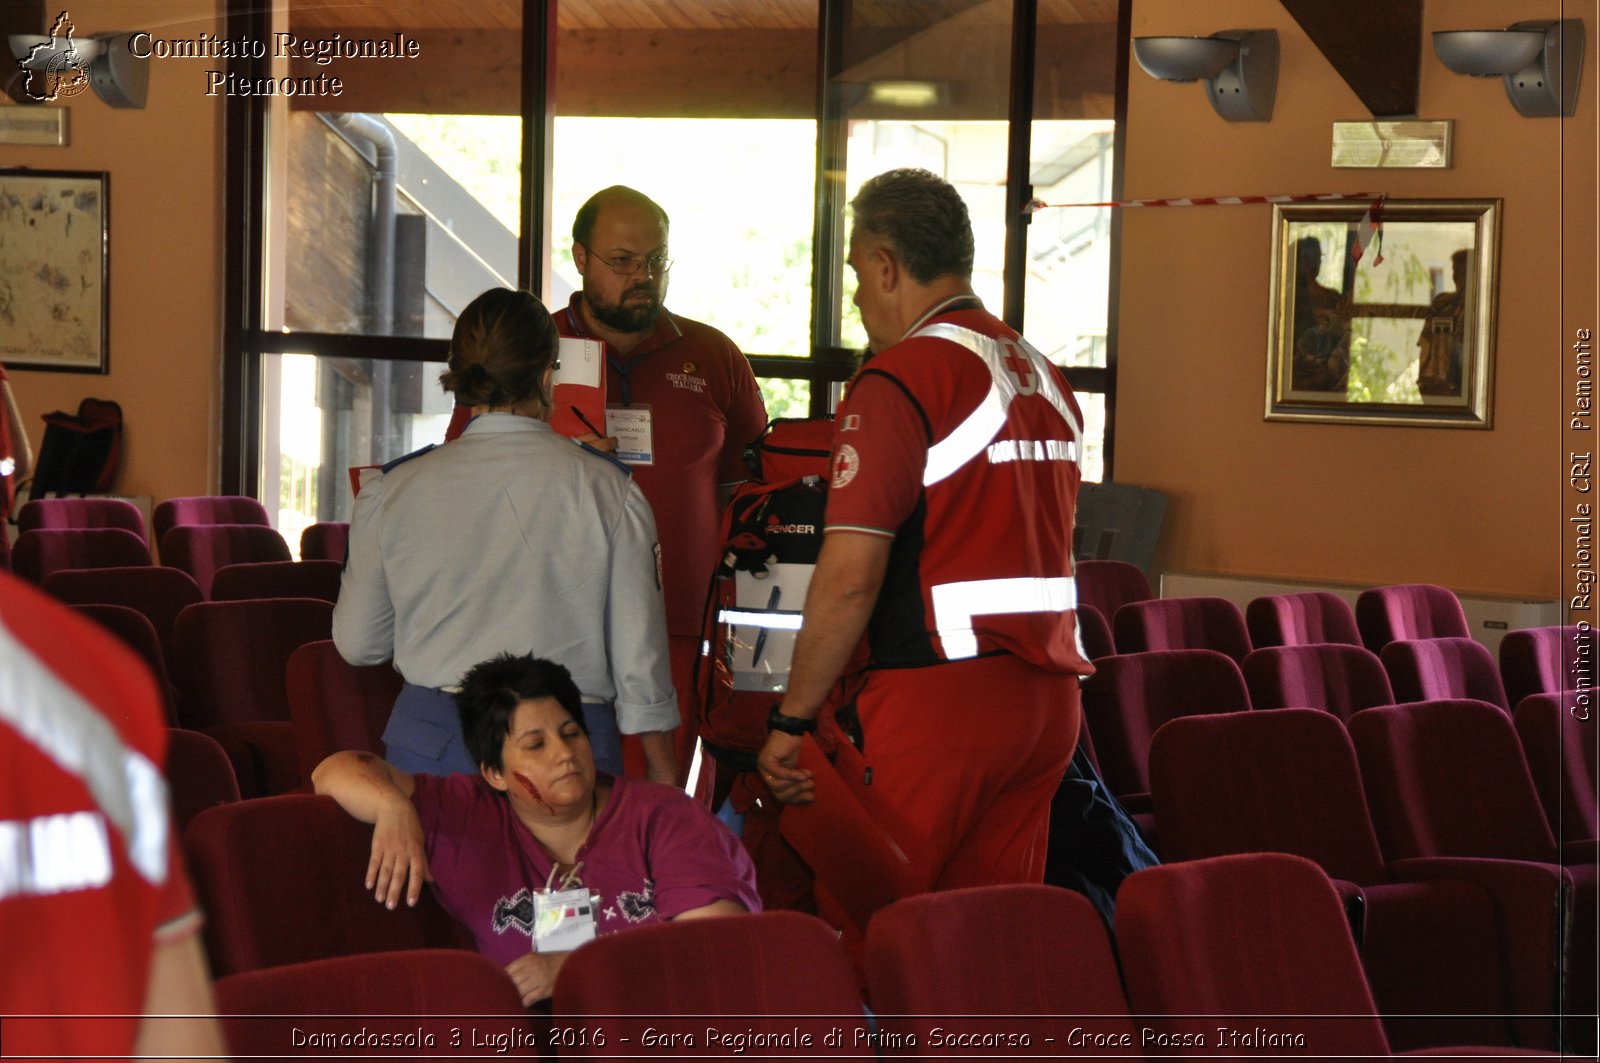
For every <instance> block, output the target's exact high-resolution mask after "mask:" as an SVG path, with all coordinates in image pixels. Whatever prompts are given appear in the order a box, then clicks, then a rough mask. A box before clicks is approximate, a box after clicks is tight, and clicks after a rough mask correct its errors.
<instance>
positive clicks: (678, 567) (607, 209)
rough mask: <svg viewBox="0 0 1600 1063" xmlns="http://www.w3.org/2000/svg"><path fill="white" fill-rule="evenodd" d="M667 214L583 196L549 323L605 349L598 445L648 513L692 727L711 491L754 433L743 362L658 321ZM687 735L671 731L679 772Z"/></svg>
mask: <svg viewBox="0 0 1600 1063" xmlns="http://www.w3.org/2000/svg"><path fill="white" fill-rule="evenodd" d="M667 232H668V221H667V213H666V211H664V210H662V209H661V207H660V206H659V205H657V204H656V203H655V202H654V201H653V200H651V199H650V198H649V197H648V196H646V195H644V194H643V193H640V192H637V191H635V190H633V189H631V188H626V187H624V186H622V185H614V186H612V187H611V188H607V189H603V190H602V191H599V192H596V193H595V194H594V195H593V196H591V197H590V198H589V200H588V202H586V203H585V204H584V205H583V206H582V207H580V208H579V209H578V213H577V216H576V217H575V218H574V219H573V222H572V261H573V263H574V264H575V265H576V266H577V267H578V272H579V273H580V274H581V275H582V276H583V288H582V290H581V291H578V292H576V293H574V294H573V296H572V302H571V303H570V304H569V305H568V306H567V308H566V309H565V310H562V311H560V312H558V313H557V314H556V315H555V321H556V330H557V331H558V332H560V333H561V335H563V336H568V337H574V336H576V337H584V338H590V339H598V340H602V341H604V343H605V347H606V367H607V368H606V404H607V410H606V425H605V428H606V434H607V435H609V436H612V437H614V438H616V439H617V457H619V458H621V459H622V460H623V461H624V462H627V463H628V465H629V467H630V468H632V470H633V477H634V481H635V482H636V483H638V485H639V488H640V490H642V491H643V492H644V497H645V498H646V500H648V501H649V503H650V508H651V509H652V510H653V511H654V512H655V517H656V529H657V532H658V534H659V535H660V537H661V570H662V588H663V593H664V594H665V596H666V601H667V636H668V641H669V644H670V646H671V652H672V679H673V686H674V687H675V688H676V689H677V692H678V704H679V706H680V707H681V708H682V710H683V718H684V721H685V723H686V724H687V723H688V721H690V720H692V719H693V714H694V711H695V707H696V705H697V704H698V699H697V698H695V697H694V692H693V683H692V682H691V673H692V671H693V668H694V659H695V657H696V655H698V653H699V651H700V638H701V632H700V624H701V611H702V610H703V609H704V608H705V602H706V592H707V589H708V588H709V587H710V585H711V573H712V570H713V569H715V568H716V564H717V562H718V561H719V560H720V546H721V544H720V542H719V538H718V531H719V526H720V516H721V503H722V499H721V498H720V497H719V491H720V489H721V488H725V487H728V486H731V485H733V484H736V483H739V482H740V481H742V480H744V479H746V473H745V469H744V462H743V453H744V447H745V444H747V443H749V442H750V441H751V440H752V439H754V438H756V436H758V435H760V434H761V430H762V429H763V428H765V427H766V424H767V413H766V408H765V407H764V406H763V404H762V401H761V390H760V388H758V387H757V386H756V378H755V373H754V372H752V371H751V369H750V363H749V361H748V360H747V359H746V358H745V356H744V355H743V354H741V353H740V351H739V348H738V347H736V346H734V344H733V341H732V340H730V339H728V337H727V336H724V335H723V334H722V333H720V332H718V331H717V330H716V329H714V328H712V327H711V326H710V325H704V324H701V323H700V322H698V321H691V320H690V319H688V318H686V317H680V316H678V315H677V314H673V313H671V312H669V311H667V310H666V308H665V307H664V306H663V300H664V299H665V297H666V292H667V271H668V270H669V269H670V268H671V266H672V261H671V258H670V256H669V255H668V250H667ZM693 737H694V736H693V729H692V728H691V727H689V726H685V727H684V728H683V729H682V730H681V731H680V732H679V739H680V745H679V750H678V753H679V756H678V763H679V764H680V765H683V766H685V767H687V765H688V764H689V755H688V754H689V750H688V748H686V747H687V745H688V744H689V743H690V742H692V740H693Z"/></svg>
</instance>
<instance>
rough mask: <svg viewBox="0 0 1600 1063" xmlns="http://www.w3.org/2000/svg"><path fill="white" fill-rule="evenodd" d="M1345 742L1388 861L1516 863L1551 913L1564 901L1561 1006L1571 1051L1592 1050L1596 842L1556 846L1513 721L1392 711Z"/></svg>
mask: <svg viewBox="0 0 1600 1063" xmlns="http://www.w3.org/2000/svg"><path fill="white" fill-rule="evenodd" d="M1350 737H1351V738H1352V739H1353V740H1354V742H1355V747H1356V753H1357V756H1358V757H1359V758H1360V761H1361V775H1362V780H1363V782H1364V784H1365V786H1366V790H1367V801H1368V803H1369V804H1370V806H1371V808H1372V818H1373V822H1374V824H1376V826H1377V830H1378V840H1379V843H1380V844H1381V845H1382V847H1383V851H1384V853H1385V854H1386V855H1388V857H1389V858H1390V859H1391V860H1398V859H1405V858H1408V857H1454V858H1468V859H1465V860H1462V859H1457V860H1454V861H1453V862H1454V863H1469V864H1470V863H1477V862H1481V861H1483V860H1487V859H1497V860H1501V861H1505V862H1508V863H1509V862H1518V863H1520V864H1521V865H1522V866H1523V867H1524V868H1526V869H1528V870H1529V871H1530V872H1532V873H1536V874H1541V875H1544V876H1547V877H1548V879H1549V885H1548V890H1549V899H1548V901H1547V904H1548V905H1549V908H1550V910H1552V911H1557V912H1559V911H1560V910H1561V907H1560V906H1559V905H1558V904H1557V903H1556V902H1557V900H1558V899H1561V898H1562V897H1563V895H1564V894H1569V895H1570V897H1568V898H1566V899H1568V900H1570V904H1567V905H1566V908H1567V910H1568V911H1570V913H1571V914H1570V918H1571V920H1572V922H1571V933H1570V937H1569V938H1568V941H1567V952H1566V965H1565V971H1566V980H1565V989H1564V996H1563V998H1562V999H1563V1001H1564V1003H1565V1005H1566V1007H1567V1009H1568V1010H1569V1012H1570V1013H1571V1014H1573V1015H1574V1016H1575V1018H1574V1020H1573V1021H1572V1022H1570V1023H1569V1024H1568V1025H1567V1031H1566V1032H1567V1034H1568V1036H1569V1037H1572V1036H1574V1035H1577V1039H1576V1040H1575V1042H1574V1046H1575V1047H1577V1048H1578V1049H1579V1050H1583V1051H1589V1052H1592V1051H1593V1049H1594V1042H1593V1036H1594V1032H1595V1021H1594V1000H1595V991H1596V979H1595V956H1596V952H1595V946H1596V914H1597V909H1600V902H1597V894H1596V885H1597V875H1596V872H1597V865H1596V856H1597V853H1600V845H1597V843H1596V842H1594V841H1588V842H1577V843H1572V844H1569V845H1567V846H1565V847H1558V846H1557V843H1556V839H1555V836H1554V834H1553V833H1552V832H1551V830H1550V827H1549V825H1548V824H1547V823H1546V822H1545V816H1544V810H1543V808H1542V807H1541V806H1540V803H1539V796H1538V792H1537V791H1536V790H1535V788H1534V783H1533V776H1532V775H1531V773H1530V772H1529V770H1528V766H1527V763H1526V762H1525V761H1524V760H1523V758H1522V748H1521V745H1520V744H1519V743H1518V740H1517V736H1516V730H1515V728H1514V726H1513V724H1512V722H1511V717H1510V715H1509V714H1508V713H1506V712H1504V711H1502V710H1501V709H1499V708H1497V707H1495V706H1493V705H1490V704H1488V703H1486V702H1478V701H1470V700H1454V701H1423V702H1413V703H1409V704H1401V705H1391V706H1386V707H1381V708H1375V709H1367V710H1365V711H1363V712H1358V713H1356V715H1355V716H1353V717H1351V719H1350ZM1563 903H1565V902H1564V901H1563ZM1553 969H1560V968H1553ZM1585 1013H1587V1015H1588V1018H1587V1019H1586V1020H1585V1019H1584V1018H1583V1017H1582V1016H1583V1015H1584V1014H1585Z"/></svg>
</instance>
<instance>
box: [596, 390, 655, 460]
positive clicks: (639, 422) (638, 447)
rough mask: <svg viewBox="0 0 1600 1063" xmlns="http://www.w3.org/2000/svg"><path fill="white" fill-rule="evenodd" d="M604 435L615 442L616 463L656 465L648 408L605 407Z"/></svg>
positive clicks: (653, 435)
mask: <svg viewBox="0 0 1600 1063" xmlns="http://www.w3.org/2000/svg"><path fill="white" fill-rule="evenodd" d="M606 435H608V436H612V437H613V438H615V439H616V441H617V453H616V457H617V460H618V461H622V462H626V463H627V464H629V465H654V464H655V463H656V449H655V433H654V429H653V427H652V422H651V417H650V407H648V406H616V405H612V406H607V407H606Z"/></svg>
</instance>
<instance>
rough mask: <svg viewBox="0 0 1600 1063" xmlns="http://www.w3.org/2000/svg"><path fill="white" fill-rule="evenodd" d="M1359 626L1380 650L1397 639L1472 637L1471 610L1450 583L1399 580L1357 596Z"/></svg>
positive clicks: (1366, 640)
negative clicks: (1456, 594)
mask: <svg viewBox="0 0 1600 1063" xmlns="http://www.w3.org/2000/svg"><path fill="white" fill-rule="evenodd" d="M1356 627H1357V628H1359V629H1360V631H1361V641H1362V643H1363V644H1364V645H1365V646H1366V647H1367V649H1369V650H1371V651H1372V652H1373V653H1379V652H1381V651H1382V650H1383V648H1384V647H1385V646H1387V645H1388V644H1389V643H1391V642H1393V641H1394V640H1395V639H1434V638H1469V637H1470V636H1471V635H1472V631H1471V629H1470V628H1468V627H1467V614H1466V612H1465V611H1464V610H1463V609H1462V608H1461V600H1460V599H1458V598H1457V597H1456V596H1455V592H1454V591H1452V590H1450V589H1449V588H1448V587H1440V586H1438V585H1436V584H1433V583H1397V584H1395V585H1393V586H1390V587H1373V588H1371V589H1369V590H1364V591H1362V592H1361V593H1360V594H1359V595H1357V596H1356Z"/></svg>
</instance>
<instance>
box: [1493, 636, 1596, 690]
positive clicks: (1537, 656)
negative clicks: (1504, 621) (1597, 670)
mask: <svg viewBox="0 0 1600 1063" xmlns="http://www.w3.org/2000/svg"><path fill="white" fill-rule="evenodd" d="M1594 660H1595V635H1594V628H1593V627H1587V628H1580V627H1578V626H1577V625H1575V624H1568V625H1564V626H1563V625H1555V626H1553V627H1532V628H1519V629H1517V630H1516V631H1507V632H1506V634H1505V637H1504V638H1502V639H1501V640H1500V679H1501V681H1502V682H1504V683H1505V688H1506V701H1508V702H1509V703H1510V704H1511V705H1512V706H1513V707H1515V706H1517V705H1520V704H1521V703H1522V699H1523V698H1525V697H1527V696H1528V695H1529V694H1556V693H1559V692H1561V691H1563V690H1572V689H1574V688H1575V687H1576V686H1577V685H1578V684H1577V666H1578V662H1580V661H1584V662H1587V663H1588V665H1589V667H1590V669H1591V671H1592V669H1593V666H1594Z"/></svg>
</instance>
